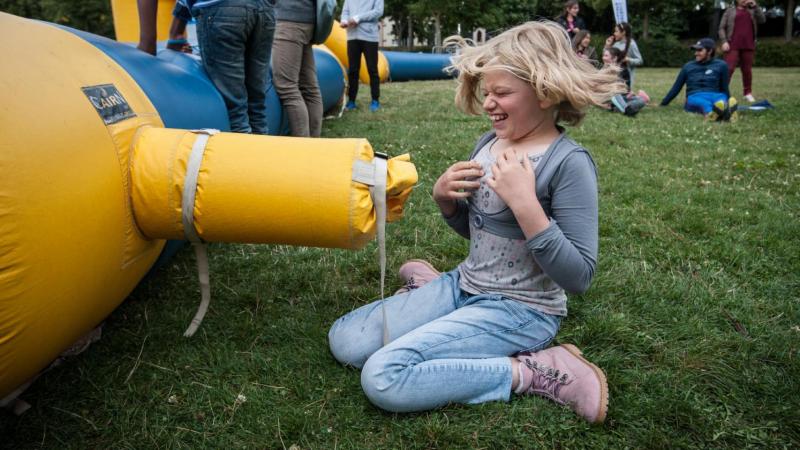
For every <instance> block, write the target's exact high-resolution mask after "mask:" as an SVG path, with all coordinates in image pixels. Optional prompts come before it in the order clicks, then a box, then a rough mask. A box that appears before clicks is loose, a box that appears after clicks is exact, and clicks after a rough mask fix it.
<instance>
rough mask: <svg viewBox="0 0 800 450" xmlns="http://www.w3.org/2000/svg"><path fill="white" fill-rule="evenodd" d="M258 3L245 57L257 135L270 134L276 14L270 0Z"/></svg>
mask: <svg viewBox="0 0 800 450" xmlns="http://www.w3.org/2000/svg"><path fill="white" fill-rule="evenodd" d="M255 3H256V6H255V8H253V9H251V10H250V13H251V19H250V20H251V21H252V24H253V25H252V28H251V30H250V34H249V36H248V40H247V46H246V53H245V85H246V86H247V106H248V112H249V115H250V126H251V128H252V130H253V133H254V134H267V133H268V132H269V129H268V127H267V81H268V79H269V61H270V57H271V55H272V41H273V38H274V36H275V12H274V11H273V6H272V3H270V2H269V0H258V1H257V2H255Z"/></svg>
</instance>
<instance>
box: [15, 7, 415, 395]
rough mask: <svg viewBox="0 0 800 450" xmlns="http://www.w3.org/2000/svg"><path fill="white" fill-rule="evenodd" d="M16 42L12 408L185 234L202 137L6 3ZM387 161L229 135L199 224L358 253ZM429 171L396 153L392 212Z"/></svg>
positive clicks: (212, 165)
mask: <svg viewBox="0 0 800 450" xmlns="http://www.w3.org/2000/svg"><path fill="white" fill-rule="evenodd" d="M0 42H3V43H4V46H3V50H4V53H3V58H4V59H5V60H6V61H11V62H13V63H9V64H2V65H0V105H2V106H0V404H2V403H4V402H6V401H7V400H9V399H12V400H13V398H15V396H16V394H18V393H19V392H20V389H21V388H24V386H25V385H26V383H28V382H30V381H31V380H33V379H34V378H35V377H36V376H37V374H38V373H39V372H40V371H41V370H43V369H44V368H46V367H47V366H48V365H49V364H50V362H51V361H53V360H54V359H55V358H56V357H57V356H58V355H59V354H60V353H61V352H62V351H64V350H65V349H67V348H68V347H69V346H70V345H72V344H73V343H74V342H75V341H76V340H78V339H79V338H81V337H82V336H84V335H85V334H86V333H87V332H89V331H90V330H92V329H93V328H94V327H96V326H97V325H98V324H99V323H100V322H102V320H103V319H105V318H106V317H107V316H108V315H109V314H110V313H111V311H113V310H114V308H116V307H117V305H119V304H120V303H121V302H122V301H123V300H124V299H125V297H127V296H128V294H130V292H131V291H132V290H133V289H134V287H135V286H136V285H137V284H138V283H139V281H140V280H141V279H142V277H143V276H144V275H145V274H146V273H147V271H148V270H149V269H150V268H151V266H152V265H153V263H154V261H155V260H156V258H157V257H158V255H159V254H160V252H161V249H162V248H163V245H164V241H163V240H161V239H163V238H172V237H176V238H182V237H183V230H182V225H181V220H180V209H181V196H180V193H181V191H182V188H183V183H184V179H185V172H186V169H185V166H186V159H187V154H188V152H189V151H190V147H192V146H193V145H194V143H195V141H196V140H197V134H195V133H192V132H189V131H185V130H176V129H164V128H163V126H164V123H163V122H162V116H161V114H163V112H162V113H161V114H160V112H159V111H158V110H157V109H156V107H155V106H154V102H155V100H152V99H151V98H150V97H148V95H147V94H145V92H144V91H143V90H142V87H141V85H140V84H138V83H137V81H136V80H134V79H133V78H132V77H131V75H130V74H129V72H127V71H126V70H125V69H123V67H122V66H121V65H120V64H119V63H118V62H117V60H115V59H113V58H111V57H110V56H108V55H107V54H106V53H104V52H103V51H101V50H100V49H99V48H98V47H96V46H95V45H92V44H91V43H90V42H89V41H87V40H86V39H84V38H81V37H79V35H76V34H74V33H72V32H69V31H66V30H64V29H61V28H59V27H57V26H54V25H52V24H47V23H44V22H37V21H32V20H26V19H22V18H19V17H14V16H11V15H8V14H5V13H0ZM103 45H106V46H108V45H110V44H103ZM114 45H116V44H114ZM125 49H127V48H125ZM137 55H138V54H137ZM145 59H146V60H147V61H150V60H152V61H154V62H157V61H158V60H156V59H155V58H149V57H146V58H145ZM157 73H158V74H160V75H159V76H164V77H166V76H168V75H164V73H165V72H163V71H162V72H157ZM181 73H183V72H181ZM178 75H180V74H178ZM176 76H177V75H176ZM159 81H161V82H162V83H164V82H167V81H169V80H167V79H160V80H159ZM123 106H124V107H123ZM165 117H166V116H165ZM372 158H373V151H372V148H371V147H370V146H369V144H368V143H367V142H366V141H365V140H363V139H344V140H332V139H293V138H270V137H264V136H250V135H236V134H230V133H220V134H218V135H215V136H213V137H212V138H211V139H210V140H209V141H208V145H207V146H206V152H205V154H204V158H203V160H202V161H201V164H200V169H199V178H198V184H197V188H196V194H197V195H196V198H195V201H194V204H193V208H192V210H193V215H194V219H195V222H194V226H195V228H196V229H197V230H198V232H199V234H200V237H201V238H203V239H205V240H207V241H214V240H217V241H237V242H248V241H249V242H280V243H289V244H298V245H315V246H330V247H345V248H358V247H360V246H362V245H364V244H365V243H366V242H367V241H368V240H369V239H370V237H371V236H372V235H373V233H374V229H375V216H374V214H375V213H374V212H373V211H372V201H371V198H370V197H369V189H368V187H367V186H366V185H365V184H363V183H362V182H359V181H353V178H354V175H353V174H354V168H355V167H360V168H361V169H363V168H364V167H365V164H367V163H368V162H369V161H371V160H372ZM415 182H416V172H415V170H414V167H413V165H411V163H410V162H408V158H407V156H406V157H398V158H394V159H392V160H390V161H389V162H388V183H387V185H388V194H387V203H388V209H389V217H388V219H389V220H391V219H393V218H396V217H398V216H399V214H400V213H401V212H402V202H403V200H404V199H405V196H407V195H408V193H409V191H410V189H411V187H412V186H413V184H414V183H415Z"/></svg>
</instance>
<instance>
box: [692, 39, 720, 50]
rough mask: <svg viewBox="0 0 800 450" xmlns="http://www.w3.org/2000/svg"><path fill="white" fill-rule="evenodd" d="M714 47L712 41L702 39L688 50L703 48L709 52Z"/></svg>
mask: <svg viewBox="0 0 800 450" xmlns="http://www.w3.org/2000/svg"><path fill="white" fill-rule="evenodd" d="M715 45H716V43H715V42H714V40H713V39H711V38H703V39H700V40H699V41H697V43H695V44H694V45H692V46H691V47H689V48H691V49H692V50H700V49H702V48H704V49H706V50H711V49H713V48H714V46H715Z"/></svg>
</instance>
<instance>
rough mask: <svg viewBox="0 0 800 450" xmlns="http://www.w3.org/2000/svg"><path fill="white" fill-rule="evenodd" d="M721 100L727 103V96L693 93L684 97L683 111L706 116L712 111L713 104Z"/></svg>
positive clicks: (717, 93) (720, 93) (712, 93)
mask: <svg viewBox="0 0 800 450" xmlns="http://www.w3.org/2000/svg"><path fill="white" fill-rule="evenodd" d="M719 100H722V101H723V102H726V103H727V102H728V96H727V95H725V94H723V93H722V92H695V93H693V94H692V95H690V96H688V97H686V104H685V105H684V106H683V109H684V110H686V111H687V112H692V113H697V114H702V115H704V116H705V115H706V114H708V113H710V112H711V111H713V109H714V103H715V102H718V101H719Z"/></svg>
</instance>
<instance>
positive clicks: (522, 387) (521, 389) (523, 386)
mask: <svg viewBox="0 0 800 450" xmlns="http://www.w3.org/2000/svg"><path fill="white" fill-rule="evenodd" d="M517 375H518V376H519V382H518V383H517V388H516V389H514V393H515V394H517V395H519V394H522V393H524V392H525V391H527V390H528V386H527V385H526V383H525V371H524V370H523V369H522V362H521V361H520V363H519V365H518V366H517Z"/></svg>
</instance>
